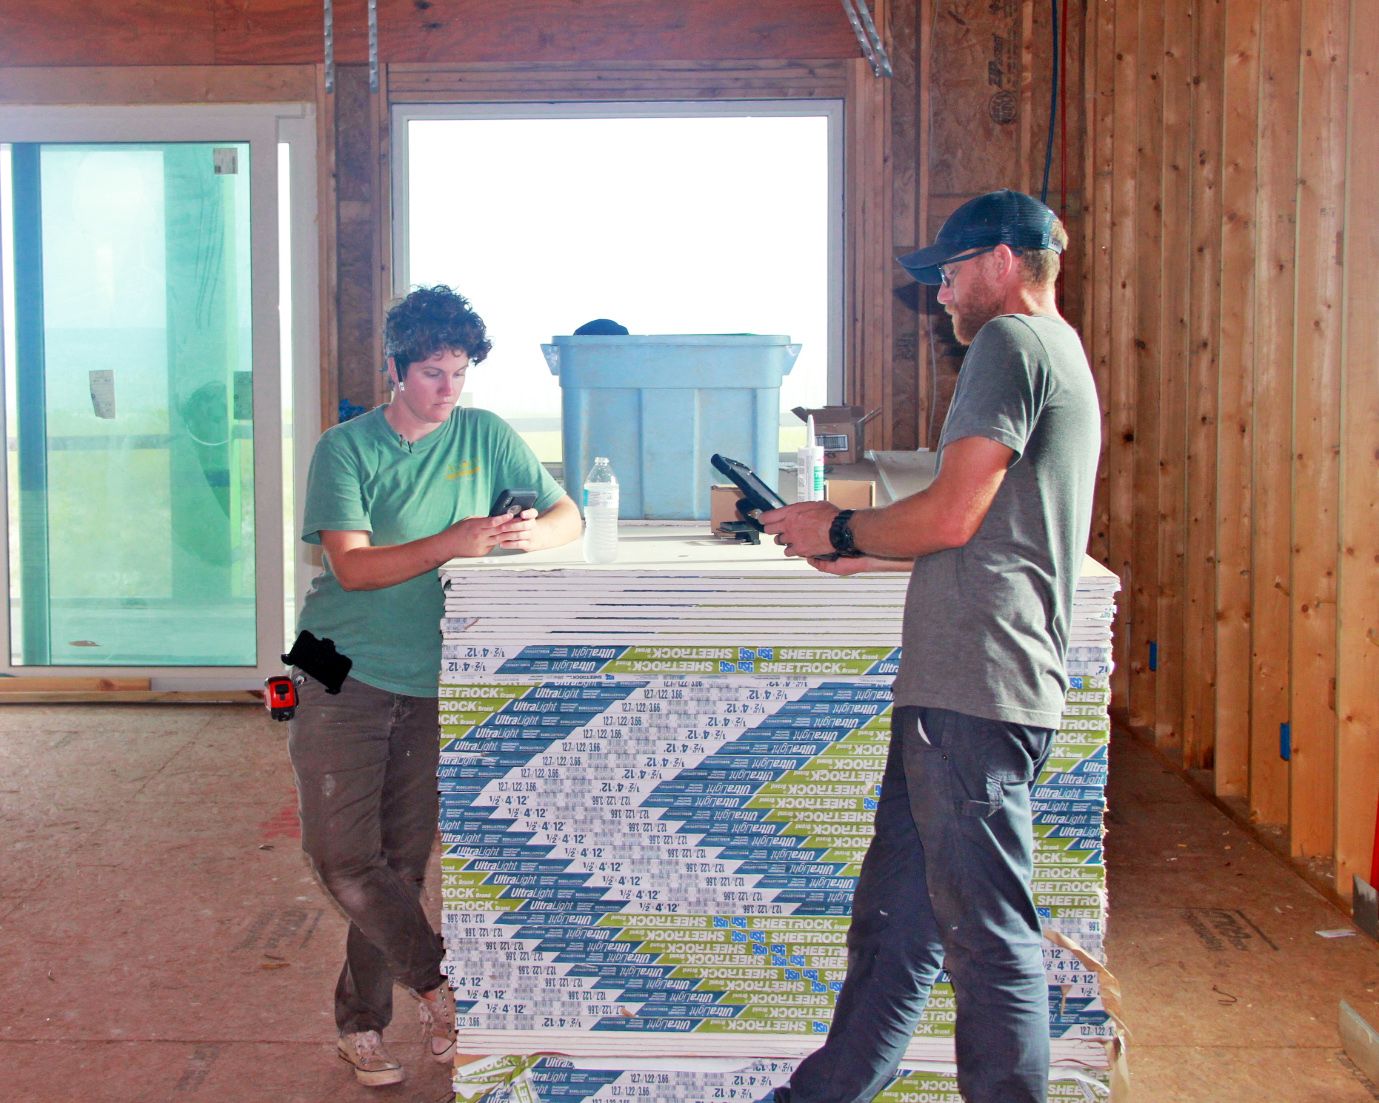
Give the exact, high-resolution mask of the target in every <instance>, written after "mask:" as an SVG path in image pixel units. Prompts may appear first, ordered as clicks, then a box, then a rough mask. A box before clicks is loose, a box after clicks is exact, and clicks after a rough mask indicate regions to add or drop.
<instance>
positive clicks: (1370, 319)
mask: <svg viewBox="0 0 1379 1103" xmlns="http://www.w3.org/2000/svg"><path fill="white" fill-rule="evenodd" d="M1349 42H1350V49H1349V53H1348V58H1349V86H1348V89H1347V97H1348V111H1347V113H1346V118H1347V126H1346V172H1345V184H1346V188H1345V200H1344V203H1345V207H1344V211H1345V213H1344V220H1345V243H1344V257H1345V263H1344V266H1343V268H1344V272H1345V273H1346V276H1345V285H1344V295H1345V302H1344V306H1343V308H1342V313H1343V315H1344V322H1343V328H1344V334H1345V339H1344V343H1343V345H1342V350H1341V376H1342V379H1341V388H1342V403H1341V487H1340V547H1341V562H1340V578H1339V585H1338V595H1339V599H1338V602H1337V605H1338V610H1339V619H1338V632H1337V652H1338V654H1337V674H1336V712H1337V741H1336V764H1337V769H1336V824H1337V838H1336V862H1335V870H1334V883H1335V888H1336V890H1337V891H1338V892H1341V893H1343V894H1348V893H1349V892H1350V886H1351V878H1352V877H1355V876H1359V877H1362V878H1364V880H1366V881H1370V880H1371V873H1370V861H1371V848H1372V846H1373V841H1374V823H1375V813H1376V808H1377V807H1379V692H1376V687H1379V478H1376V474H1375V473H1376V471H1379V371H1377V370H1376V368H1375V365H1377V364H1379V311H1376V310H1375V309H1374V296H1373V294H1372V293H1371V290H1370V286H1369V284H1370V281H1369V279H1368V278H1367V274H1368V273H1369V272H1371V271H1373V266H1374V263H1375V260H1376V258H1379V208H1376V205H1375V203H1374V182H1375V181H1376V180H1379V127H1376V126H1375V125H1374V118H1373V111H1374V105H1375V104H1376V103H1379V20H1376V19H1375V18H1374V17H1373V13H1372V12H1371V11H1369V8H1368V5H1367V4H1366V3H1364V2H1363V0H1353V2H1352V4H1351V12H1350V27H1349Z"/></svg>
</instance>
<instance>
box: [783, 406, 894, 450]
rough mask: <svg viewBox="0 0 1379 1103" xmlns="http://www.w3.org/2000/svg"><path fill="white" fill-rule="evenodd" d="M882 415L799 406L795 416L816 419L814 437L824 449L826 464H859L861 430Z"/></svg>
mask: <svg viewBox="0 0 1379 1103" xmlns="http://www.w3.org/2000/svg"><path fill="white" fill-rule="evenodd" d="M880 412H881V411H880V409H879V408H878V409H875V410H873V411H872V412H871V413H869V414H864V413H862V407H861V406H816V407H814V408H813V409H809V408H808V407H805V406H796V407H795V408H794V410H793V411H792V413H794V415H795V416H796V417H797V418H799V419H800V420H801V421H804V420H805V419H806V418H808V417H810V416H811V415H812V416H813V418H814V435H815V436H816V437H817V438H818V439H819V443H820V444H822V445H823V446H824V462H825V463H857V462H858V461H859V460H861V458H862V454H863V452H864V451H865V445H863V443H862V435H863V433H862V427H863V426H864V425H866V423H867V422H869V421H870V420H871V419H872V418H874V417H875V416H876V415H877V414H879V413H880Z"/></svg>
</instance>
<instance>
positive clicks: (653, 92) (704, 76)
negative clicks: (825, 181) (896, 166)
mask: <svg viewBox="0 0 1379 1103" xmlns="http://www.w3.org/2000/svg"><path fill="white" fill-rule="evenodd" d="M848 64H849V63H848V62H845V61H828V60H824V61H761V62H705V63H697V62H695V63H692V62H673V61H668V62H655V63H648V62H607V63H605V64H600V65H590V64H585V63H583V62H563V63H558V64H549V65H527V64H516V63H512V64H495V63H491V62H485V63H477V64H473V65H469V64H464V65H460V64H445V65H415V64H390V65H389V66H388V96H389V99H390V100H391V101H392V102H394V103H427V102H433V101H434V102H449V101H465V102H475V101H501V100H511V101H514V102H530V101H539V102H545V101H552V102H558V101H562V100H628V99H664V100H673V99H724V98H732V99H789V98H794V97H809V98H821V99H841V98H842V97H843V96H844V95H845V93H846V91H847V65H848Z"/></svg>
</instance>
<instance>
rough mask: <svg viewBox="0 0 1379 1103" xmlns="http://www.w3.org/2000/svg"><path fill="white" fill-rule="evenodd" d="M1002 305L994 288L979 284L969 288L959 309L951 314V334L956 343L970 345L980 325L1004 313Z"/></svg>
mask: <svg viewBox="0 0 1379 1103" xmlns="http://www.w3.org/2000/svg"><path fill="white" fill-rule="evenodd" d="M1002 305H1003V304H1002V300H1001V296H1000V295H999V294H997V292H996V290H995V288H991V287H981V286H980V285H979V286H977V287H974V288H972V289H971V290H969V292H968V294H967V297H966V301H965V302H964V303H963V304H962V307H961V309H960V310H959V311H958V312H957V313H955V314H952V315H951V317H952V319H953V335H954V336H955V337H957V339H958V343H959V344H962V345H970V344H971V343H972V342H973V340H975V339H976V336H977V331H978V330H980V329H981V328H982V326H984V325H986V323H987V322H989V321H991V319H992V318H995V317H998V316H999V315H1001V314H1002V313H1004V311H1002V309H1001V307H1002Z"/></svg>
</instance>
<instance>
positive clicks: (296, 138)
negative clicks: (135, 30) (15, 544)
mask: <svg viewBox="0 0 1379 1103" xmlns="http://www.w3.org/2000/svg"><path fill="white" fill-rule="evenodd" d="M217 141H221V142H231V141H234V142H247V143H248V144H249V147H250V156H249V160H250V194H251V204H252V206H251V214H250V251H251V259H250V280H251V304H252V307H251V312H252V314H251V327H250V328H251V342H252V355H253V361H252V362H253V371H254V396H253V403H254V556H255V572H254V575H255V599H254V615H255V650H256V655H257V664H256V666H253V667H249V666H224V667H219V666H217V667H184V666H51V665H45V666H36V665H35V666H30V665H24V666H14V665H12V664H11V662H10V656H11V654H12V651H11V646H10V644H11V640H10V616H9V602H10V598H9V583H10V562H9V510H8V508H5V509H0V603H3V616H0V676H3V675H13V676H15V677H18V678H23V677H44V678H52V677H61V676H66V677H71V678H74V679H76V678H80V679H89V678H101V677H106V678H148V679H149V680H150V683H151V688H153V689H155V690H159V689H162V690H178V689H183V690H190V689H250V688H258V687H261V686H262V684H263V679H264V678H265V677H266V676H268V675H269V674H274V673H281V672H282V662H281V660H280V658H279V656H280V655H281V653H282V652H283V651H284V650H285V641H286V639H287V636H288V632H289V631H290V630H291V628H292V625H291V624H290V623H288V599H289V596H291V597H292V598H293V599H294V600H293V602H292V608H298V607H300V602H301V597H302V594H304V593H305V590H306V585H307V583H308V582H309V580H310V578H311V575H312V574H313V573H314V566H313V563H312V561H311V558H310V553H309V551H308V550H307V549H306V546H305V545H303V544H302V543H301V542H300V541H297V540H294V541H292V543H293V545H294V547H293V550H292V553H291V562H292V567H293V569H292V571H291V577H292V578H293V579H294V582H295V585H294V586H293V589H294V590H295V591H296V592H295V594H294V595H288V594H287V593H286V581H285V580H286V576H287V572H286V571H285V569H284V568H285V566H286V563H287V561H286V559H285V556H286V555H287V554H288V551H287V548H286V547H285V543H284V524H283V513H284V509H285V504H284V500H283V497H284V496H283V482H284V474H285V471H290V473H291V476H292V478H291V486H292V489H293V494H292V497H293V503H294V504H293V511H294V513H295V512H296V510H297V509H298V508H299V504H298V503H300V501H301V494H302V492H303V491H304V489H305V486H306V471H307V466H308V465H309V463H310V459H311V452H312V449H313V448H314V447H315V444H316V440H317V437H318V436H319V432H318V427H319V426H320V424H321V396H320V390H321V388H320V351H319V350H320V329H319V321H318V319H319V282H318V278H317V272H318V243H319V237H320V235H319V233H318V232H317V190H316V146H317V134H316V120H315V109H314V106H313V105H311V104H306V103H300V104H299V103H290V104H243V105H241V104H226V105H213V106H202V105H188V106H129V107H9V106H6V107H0V143H4V144H10V143H15V142H36V143H63V142H73V143H80V142H93V143H102V144H108V143H118V142H147V143H154V144H156V143H165V142H217ZM280 147H285V149H286V152H287V157H286V162H287V164H288V166H289V168H288V172H287V179H286V180H283V179H280V167H279V166H280V162H279V151H280ZM284 188H285V190H286V194H287V196H288V203H289V208H290V209H289V211H288V212H287V214H288V217H287V218H286V219H285V220H284V224H285V225H286V227H287V232H288V236H289V241H290V244H289V245H288V252H289V254H290V255H289V257H287V258H283V257H281V256H280V250H279V237H280V223H279V216H280V211H279V195H280V189H284ZM284 261H290V264H284ZM280 272H286V273H289V278H290V281H291V288H290V302H291V324H290V332H288V333H286V334H284V333H283V332H282V329H281V326H280V323H279V303H280V302H281V301H282V300H281V297H280V294H279V285H280V282H281V281H280V275H279V274H280ZM0 275H2V274H0ZM0 325H3V318H0ZM289 350H290V351H289ZM285 351H286V352H288V354H289V355H290V357H291V365H290V366H285V365H284V364H283V355H284V352H285ZM285 367H286V370H287V371H288V378H286V379H285V378H284V370H285ZM285 385H290V388H291V390H290V393H291V395H292V401H291V409H292V413H293V418H292V420H293V425H292V429H293V433H292V441H293V448H292V452H293V454H292V455H290V456H284V455H283V441H284V425H283V418H282V414H283V408H284V404H285V402H284V399H285V395H286V393H288V392H287V391H286V390H285ZM5 416H6V411H5V410H4V404H3V403H0V440H8V434H9V427H8V426H7V425H6V424H5ZM8 453H9V450H8V447H5V448H0V493H3V494H5V495H6V496H8V493H9V490H8V488H9V471H8V466H7V465H8V462H9V454H8ZM285 465H286V467H285ZM133 523H137V522H136V521H135V520H134V519H131V524H133ZM292 531H295V524H294V525H293V526H292Z"/></svg>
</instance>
